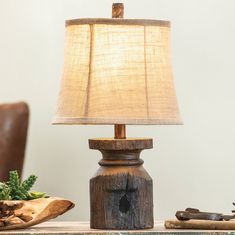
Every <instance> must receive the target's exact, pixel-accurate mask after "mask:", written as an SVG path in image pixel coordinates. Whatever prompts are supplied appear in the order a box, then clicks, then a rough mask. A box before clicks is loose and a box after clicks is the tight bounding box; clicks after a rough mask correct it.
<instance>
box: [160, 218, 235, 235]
mask: <svg viewBox="0 0 235 235" xmlns="http://www.w3.org/2000/svg"><path fill="white" fill-rule="evenodd" d="M165 228H166V229H203V230H204V229H206V230H235V221H233V220H230V221H213V220H188V221H179V220H166V221H165ZM213 234H214V233H213Z"/></svg>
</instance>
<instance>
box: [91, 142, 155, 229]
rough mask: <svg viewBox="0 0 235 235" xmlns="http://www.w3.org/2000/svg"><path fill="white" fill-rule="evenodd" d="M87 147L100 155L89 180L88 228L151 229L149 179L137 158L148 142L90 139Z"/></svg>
mask: <svg viewBox="0 0 235 235" xmlns="http://www.w3.org/2000/svg"><path fill="white" fill-rule="evenodd" d="M89 146H90V148H91V149H97V150H99V151H100V152H101V153H102V155H103V159H102V160H101V161H100V162H99V164H100V166H101V167H100V169H99V170H98V171H97V172H96V174H95V175H94V177H93V178H92V179H91V180H90V202H91V203H90V205H91V208H90V209H91V221H90V224H91V228H99V229H147V228H152V227H153V185H152V179H151V177H150V176H149V175H148V173H147V172H146V170H145V169H144V168H143V166H142V164H143V160H141V159H140V158H139V156H140V152H141V151H142V150H143V149H150V148H152V139H124V140H123V139H90V140H89Z"/></svg>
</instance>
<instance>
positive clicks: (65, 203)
mask: <svg viewBox="0 0 235 235" xmlns="http://www.w3.org/2000/svg"><path fill="white" fill-rule="evenodd" d="M73 207H74V204H73V203H72V202H71V201H69V200H66V199H62V198H56V197H50V198H39V199H34V200H29V201H20V200H19V201H7V200H6V201H0V230H9V229H22V228H28V227H30V226H33V225H36V224H39V223H42V222H45V221H47V220H50V219H54V218H56V217H57V216H59V215H61V214H63V213H65V212H66V211H68V210H70V209H71V208H73Z"/></svg>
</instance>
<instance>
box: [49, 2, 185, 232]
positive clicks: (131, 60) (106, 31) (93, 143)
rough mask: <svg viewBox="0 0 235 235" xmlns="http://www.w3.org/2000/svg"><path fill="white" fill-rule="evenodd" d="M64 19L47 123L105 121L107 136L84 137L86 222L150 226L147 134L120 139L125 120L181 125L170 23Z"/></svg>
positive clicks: (117, 14) (119, 12)
mask: <svg viewBox="0 0 235 235" xmlns="http://www.w3.org/2000/svg"><path fill="white" fill-rule="evenodd" d="M112 9H113V11H112V17H113V18H112V19H74V20H68V21H66V43H65V44H66V45H65V60H64V61H65V64H64V73H63V79H62V83H61V84H62V85H61V91H60V95H59V100H58V105H57V110H56V115H55V118H54V121H53V123H54V124H112V125H114V130H115V135H114V138H113V139H108V138H105V139H90V140H89V146H90V148H91V149H96V150H99V151H100V152H101V153H102V155H103V159H102V160H101V161H100V162H99V164H100V169H99V170H98V172H97V173H96V174H95V175H94V177H93V178H92V179H91V180H90V205H91V208H90V217H91V221H90V225H91V228H99V229H145V228H152V227H153V189H152V179H151V177H150V176H149V175H148V173H147V172H146V171H145V169H144V168H143V166H142V164H143V161H142V160H141V159H140V158H139V155H140V152H141V151H142V150H144V149H149V148H152V139H137V138H136V139H130V138H126V126H125V125H127V124H134V125H135V124H137V125H146V124H148V125H150V124H154V125H157V124H160V125H161V124H181V119H180V114H179V110H178V105H177V100H176V95H175V91H174V85H173V79H172V68H171V60H170V58H171V56H170V22H168V21H161V20H140V19H123V15H124V6H123V4H122V3H115V4H113V7H112Z"/></svg>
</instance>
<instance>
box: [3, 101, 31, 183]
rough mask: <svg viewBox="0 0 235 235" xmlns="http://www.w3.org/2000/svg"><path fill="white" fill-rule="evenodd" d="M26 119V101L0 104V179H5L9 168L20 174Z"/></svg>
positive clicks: (27, 117) (27, 116)
mask: <svg viewBox="0 0 235 235" xmlns="http://www.w3.org/2000/svg"><path fill="white" fill-rule="evenodd" d="M28 120H29V108H28V105H27V104H26V103H24V102H19V103H12V104H2V105H0V181H7V180H8V175H9V171H11V170H17V171H18V173H19V174H20V175H21V172H22V168H23V163H24V153H25V145H26V137H27V129H28Z"/></svg>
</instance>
